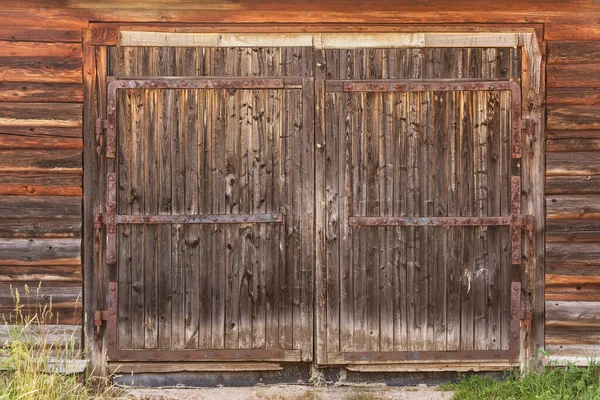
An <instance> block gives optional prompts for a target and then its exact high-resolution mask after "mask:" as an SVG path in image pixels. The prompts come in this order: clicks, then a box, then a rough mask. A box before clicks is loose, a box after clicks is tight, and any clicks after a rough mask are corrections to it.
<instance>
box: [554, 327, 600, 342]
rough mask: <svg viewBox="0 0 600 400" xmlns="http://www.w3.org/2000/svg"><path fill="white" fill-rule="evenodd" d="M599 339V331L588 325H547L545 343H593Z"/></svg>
mask: <svg viewBox="0 0 600 400" xmlns="http://www.w3.org/2000/svg"><path fill="white" fill-rule="evenodd" d="M599 341H600V331H599V330H598V328H597V327H589V326H568V327H566V326H549V327H548V328H547V329H546V343H547V344H586V343H588V344H595V343H598V342H599Z"/></svg>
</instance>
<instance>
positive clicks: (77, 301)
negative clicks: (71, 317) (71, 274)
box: [0, 281, 82, 313]
mask: <svg viewBox="0 0 600 400" xmlns="http://www.w3.org/2000/svg"><path fill="white" fill-rule="evenodd" d="M17 292H18V294H19V304H21V305H23V306H24V308H26V309H30V310H35V309H36V308H37V309H38V310H39V308H38V307H39V306H40V305H41V306H43V305H44V304H48V303H49V302H50V301H51V302H52V309H53V310H55V311H59V310H60V311H65V312H69V311H70V310H75V309H78V310H79V313H81V292H82V287H81V282H42V283H40V282H35V281H30V282H15V283H0V309H2V310H10V309H11V308H14V306H15V298H14V295H15V294H16V293H17Z"/></svg>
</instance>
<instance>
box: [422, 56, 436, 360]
mask: <svg viewBox="0 0 600 400" xmlns="http://www.w3.org/2000/svg"><path fill="white" fill-rule="evenodd" d="M436 57H437V54H436ZM433 109H434V102H433V98H432V92H422V93H421V129H422V131H421V138H422V141H421V146H420V147H419V151H420V153H421V166H420V170H421V175H420V185H421V215H423V216H430V215H433V205H434V200H433V196H434V188H433V185H434V176H433V175H434V164H433V155H434V154H433V145H434V137H433V134H434V131H433V128H434V127H433ZM420 232H421V233H422V235H423V236H421V246H422V247H421V254H420V257H421V280H420V285H421V286H422V289H421V291H422V303H421V316H422V323H421V330H422V331H421V333H422V335H423V346H425V349H427V350H433V349H434V347H435V346H434V343H433V334H434V309H433V307H434V292H433V286H432V285H433V280H434V277H433V275H434V271H433V261H434V260H433V253H432V252H431V251H429V249H432V248H433V241H434V239H433V237H434V235H435V233H436V232H435V228H431V227H424V228H422V229H420Z"/></svg>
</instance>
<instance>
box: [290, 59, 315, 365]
mask: <svg viewBox="0 0 600 400" xmlns="http://www.w3.org/2000/svg"><path fill="white" fill-rule="evenodd" d="M308 50H309V49H303V58H305V59H306V58H308V55H309V54H310V51H308ZM304 70H305V71H307V67H306V66H305V68H304ZM301 96H302V97H301V107H302V108H301V110H302V115H301V116H300V117H299V119H300V121H301V122H300V124H301V126H302V130H301V132H300V134H301V136H300V137H299V138H300V140H301V143H302V147H301V154H300V155H301V157H302V169H301V170H299V171H302V186H301V187H300V188H299V190H298V195H299V196H300V200H299V202H298V203H299V206H300V210H299V216H300V221H301V228H302V255H301V258H300V260H301V264H300V266H301V271H300V277H301V294H300V319H299V320H298V323H297V324H295V328H296V329H295V332H299V333H300V335H299V336H298V342H297V343H298V344H297V346H298V347H297V348H299V349H300V350H302V361H311V360H312V357H313V355H312V352H313V334H314V330H313V285H314V282H313V279H314V276H313V268H314V262H315V248H314V246H315V245H314V242H315V226H314V218H315V209H314V198H315V197H314V196H315V154H314V152H315V133H314V132H315V131H314V124H315V113H314V105H315V103H314V97H315V87H314V80H313V79H312V78H304V79H302V93H301Z"/></svg>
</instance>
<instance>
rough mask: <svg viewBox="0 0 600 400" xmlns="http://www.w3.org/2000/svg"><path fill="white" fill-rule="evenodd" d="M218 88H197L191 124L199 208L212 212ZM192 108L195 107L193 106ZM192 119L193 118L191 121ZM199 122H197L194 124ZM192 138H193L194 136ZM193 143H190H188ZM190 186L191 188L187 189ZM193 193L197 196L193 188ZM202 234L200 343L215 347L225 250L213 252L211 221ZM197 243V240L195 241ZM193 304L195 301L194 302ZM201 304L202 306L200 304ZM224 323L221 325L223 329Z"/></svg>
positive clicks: (199, 245) (199, 264) (199, 281)
mask: <svg viewBox="0 0 600 400" xmlns="http://www.w3.org/2000/svg"><path fill="white" fill-rule="evenodd" d="M214 92H215V91H214V90H210V91H209V90H206V91H194V92H193V93H194V95H193V97H192V98H193V100H192V99H190V102H194V103H195V109H194V111H193V114H194V115H195V118H196V120H197V122H196V123H195V124H193V123H192V126H191V127H190V129H189V130H190V132H191V135H194V133H193V132H194V128H195V130H196V132H197V133H196V135H197V138H196V141H197V144H198V146H197V154H195V156H196V159H195V162H196V164H197V167H196V168H197V174H198V182H197V183H195V184H193V183H192V187H193V188H194V189H195V190H197V192H196V196H197V197H198V206H197V207H198V212H199V213H200V214H210V213H212V196H213V190H214V189H213V184H212V178H213V171H212V154H213V142H212V135H213V130H214V126H215V120H217V118H219V116H218V115H215V110H214V109H213V108H212V100H213V96H214ZM189 110H190V111H191V107H189ZM190 122H191V121H190ZM194 125H196V126H194ZM190 141H191V140H190ZM188 146H189V145H188ZM191 153H192V154H191V155H190V162H191V159H192V158H193V156H194V154H193V153H194V152H193V151H191ZM187 187H188V186H186V189H187ZM187 190H189V189H187ZM189 191H190V195H191V196H193V195H194V194H193V192H192V191H191V190H189ZM197 232H198V233H197V235H198V244H197V246H198V264H197V266H196V268H198V269H199V270H200V271H199V273H198V283H199V287H198V301H199V308H200V310H199V311H198V312H199V317H198V324H199V326H198V347H199V348H203V349H205V348H211V347H212V346H213V336H212V329H213V327H212V321H213V319H214V316H213V313H212V310H213V308H214V307H215V306H216V305H215V304H214V303H213V301H214V298H213V290H214V291H218V292H222V291H223V289H224V287H223V282H222V281H220V282H218V283H219V284H220V285H219V286H215V287H213V286H212V282H213V279H214V274H215V271H213V265H215V264H218V265H219V264H220V261H221V262H222V259H221V258H220V257H221V256H222V253H221V254H217V255H216V256H215V257H214V258H213V253H212V247H213V246H212V236H213V229H212V227H211V226H210V225H208V226H204V225H201V226H199V227H198V229H197ZM192 246H193V244H192ZM190 307H191V302H190ZM197 307H198V306H197ZM222 328H223V326H222V325H221V327H220V329H221V332H222Z"/></svg>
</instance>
